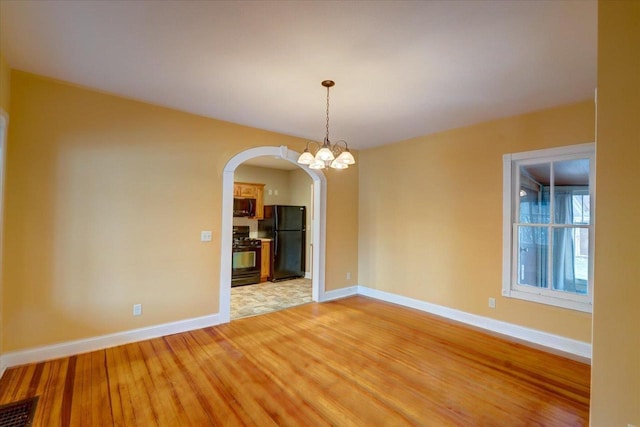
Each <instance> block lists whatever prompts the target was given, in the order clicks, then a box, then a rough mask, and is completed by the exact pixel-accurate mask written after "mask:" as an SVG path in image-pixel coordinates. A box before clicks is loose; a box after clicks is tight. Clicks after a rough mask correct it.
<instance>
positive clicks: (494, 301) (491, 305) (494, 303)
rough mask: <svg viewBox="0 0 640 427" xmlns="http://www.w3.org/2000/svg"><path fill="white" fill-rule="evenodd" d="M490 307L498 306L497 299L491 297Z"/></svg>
mask: <svg viewBox="0 0 640 427" xmlns="http://www.w3.org/2000/svg"><path fill="white" fill-rule="evenodd" d="M489 308H496V299H495V298H489Z"/></svg>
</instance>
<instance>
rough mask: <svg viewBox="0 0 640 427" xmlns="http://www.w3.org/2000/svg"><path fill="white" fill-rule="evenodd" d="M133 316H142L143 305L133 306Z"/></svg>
mask: <svg viewBox="0 0 640 427" xmlns="http://www.w3.org/2000/svg"><path fill="white" fill-rule="evenodd" d="M133 315H134V316H142V304H133Z"/></svg>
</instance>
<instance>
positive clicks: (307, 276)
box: [304, 271, 312, 279]
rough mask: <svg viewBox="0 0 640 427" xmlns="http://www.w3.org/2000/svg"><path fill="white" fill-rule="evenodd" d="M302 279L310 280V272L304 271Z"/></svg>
mask: <svg viewBox="0 0 640 427" xmlns="http://www.w3.org/2000/svg"><path fill="white" fill-rule="evenodd" d="M304 278H305V279H312V277H311V272H310V271H305V272H304Z"/></svg>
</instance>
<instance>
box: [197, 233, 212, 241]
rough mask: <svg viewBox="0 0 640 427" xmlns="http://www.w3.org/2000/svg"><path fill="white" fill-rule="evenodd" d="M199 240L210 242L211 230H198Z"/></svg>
mask: <svg viewBox="0 0 640 427" xmlns="http://www.w3.org/2000/svg"><path fill="white" fill-rule="evenodd" d="M200 241H201V242H210V241H211V231H208V230H205V231H201V232H200Z"/></svg>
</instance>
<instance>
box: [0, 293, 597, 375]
mask: <svg viewBox="0 0 640 427" xmlns="http://www.w3.org/2000/svg"><path fill="white" fill-rule="evenodd" d="M353 295H363V296H367V297H371V298H376V299H379V300H382V301H387V302H390V303H394V304H399V305H402V306H405V307H409V308H414V309H416V310H420V311H424V312H427V313H432V314H435V315H438V316H442V317H445V318H448V319H451V320H455V321H458V322H462V323H466V324H468V325H471V326H474V327H478V328H481V329H484V330H487V331H491V332H494V333H498V334H501V335H506V336H509V337H511V338H514V339H516V340H521V341H525V342H527V343H530V344H533V345H534V346H541V347H544V348H545V349H548V350H549V351H552V352H553V351H554V350H555V351H556V352H560V353H561V354H563V355H565V356H569V357H571V356H573V357H572V358H574V359H576V360H579V361H581V362H585V363H590V361H591V344H589V343H586V342H582V341H577V340H573V339H570V338H565V337H561V336H559V335H554V334H550V333H547V332H542V331H538V330H535V329H530V328H526V327H523V326H518V325H513V324H511V323H507V322H503V321H500V320H495V319H491V318H488V317H484V316H479V315H476V314H471V313H467V312H464V311H461V310H456V309H452V308H448V307H444V306H440V305H437V304H432V303H428V302H425V301H421V300H417V299H413V298H409V297H404V296H401V295H396V294H392V293H389V292H384V291H380V290H377V289H372V288H368V287H366V286H362V285H356V286H349V287H347V288H342V289H335V290H332V291H327V292H324V294H322V295H321V298H320V302H326V301H331V300H335V299H340V298H346V297H349V296H353ZM219 324H220V315H219V314H212V315H209V316H203V317H196V318H193V319H186V320H180V321H177V322H171V323H165V324H162V325H156V326H150V327H147V328H140V329H134V330H130V331H124V332H119V333H115V334H109V335H102V336H99V337H93V338H87V339H83V340H77V341H70V342H66V343H61V344H54V345H50V346H44V347H38V348H33V349H29V350H21V351H15V352H8V353H5V354H3V355H1V356H0V378H1V377H2V374H4V372H5V370H6V369H7V368H10V367H13V366H19V365H24V364H27V363H36V362H42V361H45V360H52V359H57V358H60V357H68V356H72V355H75V354H80V353H86V352H90V351H95V350H100V349H103V348H108V347H114V346H118V345H123V344H128V343H132V342H136V341H142V340H147V339H152V338H157V337H161V336H165V335H171V334H177V333H180V332H187V331H191V330H194V329H200V328H206V327H208V326H215V325H219Z"/></svg>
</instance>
